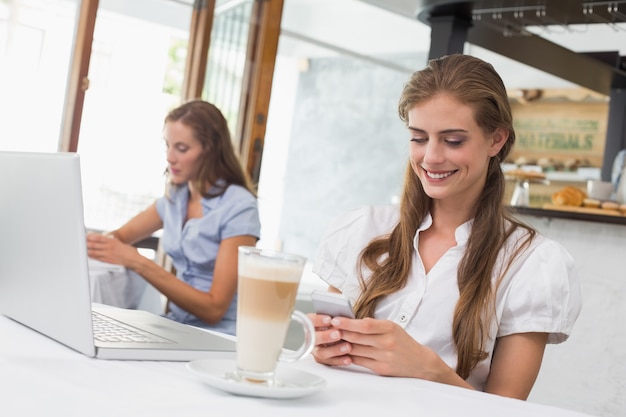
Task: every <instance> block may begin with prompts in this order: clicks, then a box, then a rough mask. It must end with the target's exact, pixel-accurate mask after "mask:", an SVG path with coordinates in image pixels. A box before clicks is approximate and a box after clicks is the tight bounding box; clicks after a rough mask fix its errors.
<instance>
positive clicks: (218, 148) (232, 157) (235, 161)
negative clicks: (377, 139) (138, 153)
mask: <svg viewBox="0 0 626 417" xmlns="http://www.w3.org/2000/svg"><path fill="white" fill-rule="evenodd" d="M176 121H179V122H181V123H183V124H185V125H186V126H189V127H190V128H191V130H192V131H193V135H194V137H195V138H196V140H198V141H199V142H200V143H201V144H202V148H203V153H202V157H203V158H204V163H202V165H201V166H200V171H199V172H198V179H197V180H195V182H194V186H195V187H196V188H197V189H198V190H201V192H202V195H203V196H204V197H216V196H219V195H222V194H224V192H225V191H226V189H227V188H228V186H229V185H231V184H236V185H240V186H242V187H245V188H246V189H247V190H248V191H250V192H251V193H252V194H255V192H254V188H253V187H252V184H251V181H250V177H249V176H248V175H247V173H246V172H245V170H244V169H243V166H242V164H241V161H240V159H239V157H238V156H237V154H236V153H235V149H234V147H233V142H232V140H231V137H230V132H229V130H228V123H227V122H226V119H225V118H224V115H223V114H222V112H221V111H220V110H219V109H218V108H217V107H215V106H214V105H213V104H211V103H209V102H206V101H202V100H192V101H189V102H187V103H184V104H182V105H181V106H179V107H177V108H175V109H173V110H171V111H170V112H169V113H168V115H167V116H166V117H165V121H164V122H165V123H167V122H176ZM208 185H211V186H212V188H211V189H210V190H209V189H208V188H209V187H208Z"/></svg>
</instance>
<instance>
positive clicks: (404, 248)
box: [311, 55, 581, 399]
mask: <svg viewBox="0 0 626 417" xmlns="http://www.w3.org/2000/svg"><path fill="white" fill-rule="evenodd" d="M399 115H400V119H401V120H402V121H403V122H405V124H406V126H407V131H408V144H409V162H408V164H407V169H406V174H405V183H404V189H403V192H402V196H401V202H400V205H399V207H397V206H381V207H365V208H361V209H357V210H356V211H353V212H350V213H348V214H346V215H344V216H342V217H341V218H339V219H337V220H336V221H335V222H334V223H333V224H332V225H330V227H329V230H328V232H327V234H326V236H325V238H324V239H323V240H322V243H321V245H320V248H319V251H318V255H317V257H316V259H315V265H314V267H313V271H314V272H315V273H316V274H318V275H319V276H320V277H321V278H322V279H323V280H325V281H326V282H327V283H328V284H329V291H333V292H341V293H343V294H344V295H345V296H347V297H348V298H349V299H350V300H351V301H352V302H353V303H354V305H355V313H356V319H348V318H343V317H338V318H337V317H335V318H331V317H328V316H325V315H321V314H317V315H311V317H312V319H313V320H314V323H315V325H316V327H317V334H316V344H317V346H316V348H315V350H314V357H315V359H316V360H317V361H318V362H320V363H324V364H326V365H333V366H346V365H351V364H354V365H359V366H363V367H365V368H368V369H370V370H372V371H373V372H375V373H378V374H381V375H387V376H402V377H414V378H422V379H427V380H431V381H436V382H441V383H446V384H450V385H457V386H461V387H466V388H471V389H477V390H483V391H486V392H490V393H494V394H499V395H503V396H509V397H514V398H519V399H526V398H527V397H528V395H529V393H530V391H531V389H532V386H533V384H534V382H535V379H536V377H537V375H538V373H539V369H540V366H541V362H542V358H543V352H544V348H545V346H546V343H560V342H562V341H564V340H566V339H567V337H568V336H569V334H570V332H571V331H572V327H573V325H574V322H575V321H576V318H577V316H578V313H579V311H580V309H581V294H580V293H581V290H580V283H579V281H578V279H577V276H576V272H575V270H574V261H573V259H572V258H571V256H570V255H569V254H568V253H567V252H566V250H565V249H564V248H563V247H562V246H561V245H559V244H558V243H556V242H554V241H551V240H549V239H547V238H545V237H543V236H541V235H539V234H538V233H537V232H536V231H535V230H534V229H532V228H531V227H529V226H527V225H525V224H523V223H522V222H520V221H518V220H516V219H515V217H514V216H512V215H511V214H510V213H509V212H508V210H507V208H506V207H505V206H504V204H503V195H504V185H505V182H504V175H503V173H502V170H501V167H500V163H501V162H502V161H504V159H505V158H506V156H507V155H508V153H509V152H510V150H511V148H512V147H513V144H514V142H515V132H514V130H513V121H512V116H511V109H510V106H509V102H508V97H507V94H506V89H505V87H504V84H503V83H502V80H501V79H500V77H499V75H498V74H497V73H496V71H495V70H494V68H493V67H492V66H491V65H490V64H488V63H486V62H484V61H482V60H480V59H478V58H475V57H472V56H468V55H450V56H446V57H443V58H441V59H435V60H431V61H430V62H429V64H428V66H427V67H426V68H424V69H423V70H421V71H417V72H416V73H414V74H413V75H412V76H411V78H410V79H409V80H408V82H407V83H406V85H405V87H404V90H403V91H402V94H401V96H400V101H399Z"/></svg>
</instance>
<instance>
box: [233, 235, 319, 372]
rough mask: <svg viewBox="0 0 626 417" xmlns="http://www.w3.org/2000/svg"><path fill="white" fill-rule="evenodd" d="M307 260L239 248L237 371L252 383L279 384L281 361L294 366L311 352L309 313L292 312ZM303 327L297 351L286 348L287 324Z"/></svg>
mask: <svg viewBox="0 0 626 417" xmlns="http://www.w3.org/2000/svg"><path fill="white" fill-rule="evenodd" d="M305 262H306V258H304V257H302V256H299V255H293V254H288V253H284V252H279V251H269V250H264V249H258V248H255V247H251V246H241V247H240V248H239V261H238V274H239V281H238V296H237V300H238V301H237V370H236V371H235V373H234V374H233V375H232V376H233V377H234V378H237V379H239V380H241V379H244V380H247V381H249V382H256V383H266V384H278V383H280V381H276V380H275V379H274V371H275V369H276V366H277V364H278V362H279V361H285V362H295V361H297V360H300V359H302V358H304V357H305V356H306V355H308V354H310V353H311V351H312V350H313V347H314V345H315V328H314V326H313V324H312V323H311V321H310V320H309V319H308V317H307V316H306V314H304V313H302V312H300V311H297V310H294V306H295V302H296V295H297V293H298V286H299V285H300V279H301V277H302V271H303V270H304V264H305ZM292 320H295V321H296V322H298V323H300V324H301V325H302V328H303V329H304V340H303V343H302V345H301V346H300V348H298V349H296V350H287V349H283V344H284V342H285V337H286V335H287V330H288V328H289V323H290V322H291V321H292Z"/></svg>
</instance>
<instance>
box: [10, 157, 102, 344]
mask: <svg viewBox="0 0 626 417" xmlns="http://www.w3.org/2000/svg"><path fill="white" fill-rule="evenodd" d="M0 178H2V181H0V194H1V195H2V200H3V202H2V204H1V205H0V313H2V314H4V315H5V316H8V317H10V318H12V319H14V320H16V321H18V322H20V323H22V324H24V325H26V326H28V327H30V328H32V329H34V330H36V331H39V332H40V333H43V334H45V335H46V336H49V337H51V338H53V339H56V340H58V341H59V342H61V343H63V344H66V345H68V346H70V347H72V348H74V349H76V350H78V351H80V352H83V353H85V354H86V355H88V356H93V354H94V351H95V348H94V345H93V334H92V327H91V326H92V325H91V300H90V289H89V279H88V267H87V251H86V242H85V226H84V220H83V200H82V188H81V187H82V186H81V177H80V161H79V156H78V155H77V154H75V153H35V152H0Z"/></svg>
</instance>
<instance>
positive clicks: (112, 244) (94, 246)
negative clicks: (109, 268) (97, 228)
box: [87, 233, 141, 267]
mask: <svg viewBox="0 0 626 417" xmlns="http://www.w3.org/2000/svg"><path fill="white" fill-rule="evenodd" d="M87 255H88V256H89V257H90V258H92V259H95V260H98V261H101V262H106V263H110V264H117V265H122V266H125V267H129V266H130V265H131V263H132V262H133V260H134V259H136V257H137V256H141V255H140V254H139V252H138V251H137V248H135V247H134V246H132V245H128V244H126V243H124V242H122V241H121V240H119V239H117V238H116V237H114V236H113V235H106V234H105V235H102V234H98V233H88V234H87Z"/></svg>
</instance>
